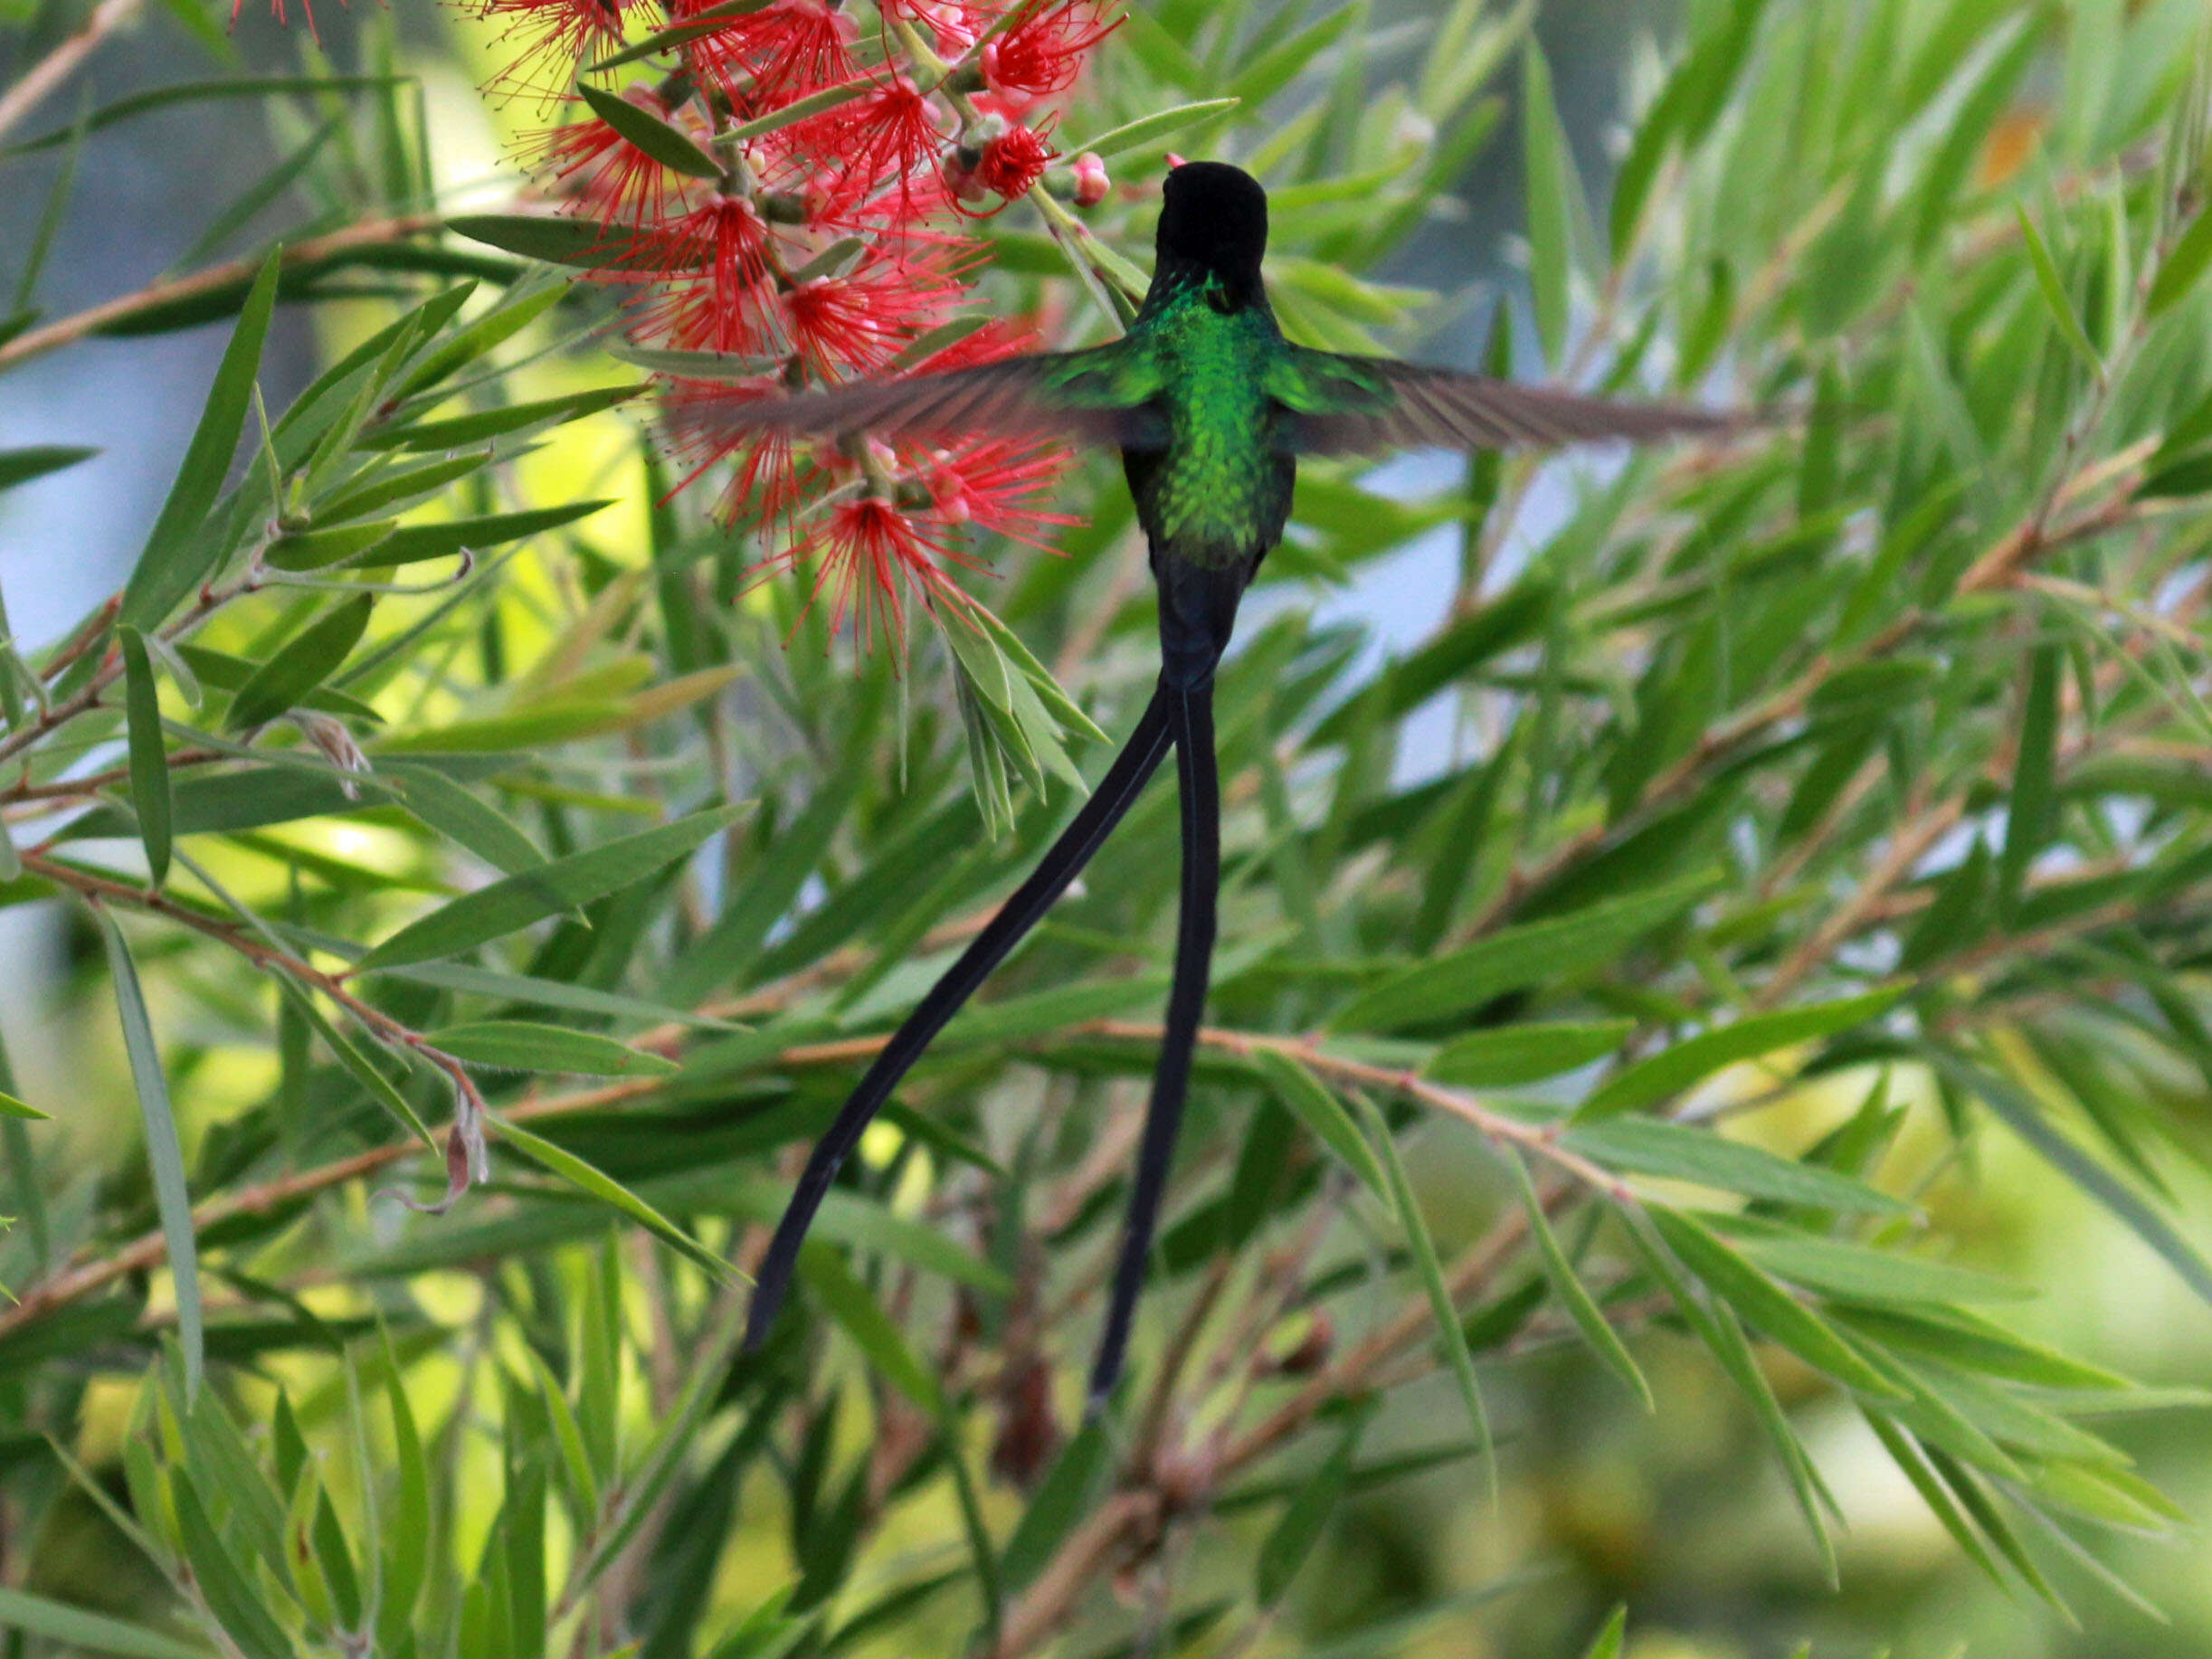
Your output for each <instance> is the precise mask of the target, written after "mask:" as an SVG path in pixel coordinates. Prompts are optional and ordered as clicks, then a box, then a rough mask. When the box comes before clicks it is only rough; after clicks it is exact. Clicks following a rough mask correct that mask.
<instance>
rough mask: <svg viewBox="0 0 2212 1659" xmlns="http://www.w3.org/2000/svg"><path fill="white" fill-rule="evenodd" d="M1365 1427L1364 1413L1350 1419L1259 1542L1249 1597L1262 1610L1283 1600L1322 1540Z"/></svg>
mask: <svg viewBox="0 0 2212 1659" xmlns="http://www.w3.org/2000/svg"><path fill="white" fill-rule="evenodd" d="M1366 1426H1367V1418H1366V1414H1365V1413H1362V1414H1360V1415H1359V1416H1357V1417H1353V1420H1352V1422H1351V1424H1350V1425H1349V1426H1348V1427H1346V1428H1345V1429H1344V1432H1343V1434H1342V1435H1340V1436H1337V1441H1336V1444H1335V1446H1333V1447H1331V1448H1330V1450H1329V1455H1327V1456H1326V1457H1324V1458H1323V1459H1322V1461H1321V1466H1320V1467H1319V1468H1317V1469H1315V1471H1314V1473H1313V1474H1311V1475H1310V1476H1309V1477H1308V1478H1307V1479H1306V1481H1305V1484H1303V1485H1301V1486H1300V1487H1299V1488H1298V1489H1297V1491H1296V1492H1295V1493H1292V1494H1291V1499H1290V1502H1289V1503H1286V1504H1285V1505H1284V1506H1283V1512H1282V1513H1281V1514H1280V1515H1278V1516H1277V1517H1276V1522H1275V1525H1274V1526H1273V1527H1272V1528H1270V1529H1269V1530H1268V1532H1267V1537H1266V1538H1264V1539H1262V1540H1260V1545H1259V1553H1258V1557H1257V1558H1255V1559H1254V1562H1253V1578H1252V1595H1253V1598H1254V1599H1255V1600H1256V1601H1258V1603H1259V1605H1260V1607H1261V1609H1262V1610H1263V1611H1264V1610H1265V1609H1267V1608H1270V1607H1274V1606H1275V1605H1276V1604H1277V1602H1279V1601H1281V1600H1282V1598H1283V1592H1284V1591H1285V1590H1287V1589H1288V1588H1290V1585H1291V1580H1292V1579H1294V1578H1296V1577H1297V1576H1298V1569H1299V1568H1301V1567H1303V1566H1305V1561H1306V1558H1307V1557H1308V1556H1310V1555H1312V1554H1313V1552H1314V1546H1315V1544H1317V1543H1319V1542H1320V1541H1321V1532H1322V1529H1323V1528H1324V1527H1325V1526H1327V1525H1328V1523H1329V1517H1330V1516H1331V1515H1333V1514H1334V1513H1335V1512H1336V1506H1337V1505H1338V1504H1339V1503H1342V1502H1343V1496H1344V1489H1345V1487H1346V1485H1347V1484H1349V1483H1350V1481H1351V1477H1352V1459H1353V1454H1354V1453H1355V1452H1356V1451H1357V1450H1358V1449H1359V1443H1360V1435H1361V1432H1362V1430H1363V1429H1364V1428H1365V1427H1366Z"/></svg>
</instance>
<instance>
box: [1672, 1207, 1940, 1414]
mask: <svg viewBox="0 0 2212 1659" xmlns="http://www.w3.org/2000/svg"><path fill="white" fill-rule="evenodd" d="M1645 1213H1646V1214H1647V1215H1648V1216H1649V1217H1650V1218H1651V1222H1652V1225H1653V1226H1654V1227H1656V1228H1658V1230H1659V1235H1660V1237H1662V1238H1664V1239H1665V1240H1666V1247H1667V1248H1668V1249H1670V1250H1672V1251H1673V1252H1674V1253H1675V1254H1676V1256H1680V1257H1681V1258H1682V1262H1683V1265H1684V1266H1686V1267H1687V1268H1689V1270H1690V1271H1691V1272H1692V1273H1694V1274H1695V1275H1697V1276H1698V1277H1699V1278H1700V1279H1702V1280H1704V1283H1705V1285H1707V1287H1708V1288H1710V1289H1711V1290H1712V1292H1713V1294H1714V1295H1716V1296H1718V1297H1720V1298H1721V1299H1722V1300H1723V1302H1726V1303H1728V1304H1729V1305H1730V1306H1732V1307H1733V1308H1734V1309H1735V1310H1736V1312H1737V1313H1741V1314H1742V1316H1743V1317H1744V1318H1745V1319H1746V1320H1747V1321H1749V1322H1751V1323H1752V1324H1753V1325H1756V1326H1757V1327H1758V1328H1759V1329H1760V1330H1761V1331H1763V1332H1766V1333H1767V1335H1769V1336H1770V1337H1771V1338H1773V1340H1774V1341H1777V1342H1780V1344H1781V1345H1782V1346H1783V1347H1785V1348H1787V1349H1789V1350H1790V1351H1791V1352H1792V1353H1794V1354H1796V1355H1797V1356H1798V1357H1799V1359H1801V1360H1804V1361H1805V1362H1806V1363H1807V1364H1808V1365H1810V1366H1812V1367H1813V1368H1814V1369H1815V1370H1820V1371H1825V1372H1827V1373H1828V1375H1829V1376H1830V1377H1833V1378H1834V1379H1836V1380H1837V1381H1838V1382H1840V1383H1842V1384H1843V1385H1844V1386H1845V1387H1846V1388H1849V1389H1856V1391H1857V1392H1859V1393H1861V1394H1865V1395H1869V1396H1872V1397H1873V1398H1875V1399H1897V1398H1903V1390H1902V1389H1898V1388H1897V1387H1896V1386H1895V1385H1894V1384H1893V1383H1891V1382H1890V1381H1889V1379H1887V1378H1885V1377H1884V1376H1883V1375H1882V1374H1881V1373H1880V1372H1879V1371H1877V1370H1875V1369H1874V1368H1873V1367H1872V1366H1870V1365H1868V1364H1867V1363H1866V1361H1865V1360H1862V1359H1860V1358H1859V1356H1858V1354H1857V1352H1856V1351H1855V1350H1854V1349H1853V1348H1852V1347H1851V1346H1850V1345H1849V1344H1848V1343H1846V1341H1844V1340H1843V1339H1842V1338H1841V1337H1839V1336H1837V1334H1836V1333H1835V1332H1833V1331H1831V1330H1829V1329H1828V1326H1827V1325H1826V1324H1825V1323H1823V1322H1821V1320H1820V1318H1819V1316H1818V1314H1816V1313H1813V1312H1812V1310H1811V1309H1809V1308H1808V1307H1807V1306H1806V1305H1805V1304H1804V1303H1801V1302H1799V1300H1798V1299H1797V1298H1796V1297H1794V1296H1792V1295H1791V1294H1790V1293H1789V1292H1788V1291H1786V1290H1784V1289H1783V1288H1782V1287H1781V1286H1780V1285H1777V1284H1776V1283H1775V1282H1774V1281H1773V1280H1772V1279H1771V1278H1769V1277H1767V1275H1765V1274H1764V1273H1762V1272H1761V1271H1760V1270H1759V1269H1758V1268H1757V1267H1755V1266H1752V1264H1751V1262H1749V1261H1748V1260H1746V1259H1745V1258H1744V1257H1743V1256H1741V1255H1740V1254H1738V1253H1737V1252H1736V1251H1735V1250H1734V1249H1733V1248H1732V1247H1729V1246H1728V1245H1725V1244H1723V1243H1722V1242H1721V1240H1720V1239H1719V1238H1718V1237H1715V1236H1714V1234H1713V1233H1712V1232H1710V1231H1708V1230H1707V1229H1706V1228H1704V1227H1703V1226H1701V1225H1700V1224H1699V1223H1697V1222H1695V1221H1693V1220H1692V1219H1690V1218H1689V1217H1687V1216H1685V1215H1684V1214H1682V1213H1681V1212H1680V1211H1678V1210H1672V1209H1664V1208H1662V1207H1660V1206H1658V1205H1647V1206H1646V1207H1645Z"/></svg>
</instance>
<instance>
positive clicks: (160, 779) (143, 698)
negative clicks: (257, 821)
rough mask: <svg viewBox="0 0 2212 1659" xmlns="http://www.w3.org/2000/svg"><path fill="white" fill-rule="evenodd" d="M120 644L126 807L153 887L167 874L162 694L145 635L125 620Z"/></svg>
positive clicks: (167, 811) (166, 778) (167, 815)
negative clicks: (132, 815)
mask: <svg viewBox="0 0 2212 1659" xmlns="http://www.w3.org/2000/svg"><path fill="white" fill-rule="evenodd" d="M116 637H117V640H119V643H120V644H121V645H122V648H123V701H124V707H125V710H126V716H127V718H128V723H129V738H130V806H131V811H134V812H136V813H137V814H138V839H140V840H141V841H143V842H144V843H145V844H146V867H147V875H148V876H149V877H150V878H151V879H152V881H153V884H154V886H157V887H158V886H161V884H162V883H163V882H165V881H166V880H167V879H168V878H169V820H170V807H169V762H168V755H167V753H166V750H165V749H164V748H163V745H162V739H161V695H160V692H159V690H158V689H157V687H156V686H155V684H154V665H153V663H152V662H151V661H150V660H149V659H148V658H147V652H146V637H145V636H144V635H143V634H141V633H140V632H139V631H138V630H137V629H136V628H134V627H132V626H130V625H129V624H128V623H125V624H124V625H123V626H122V627H121V628H119V629H118V630H116Z"/></svg>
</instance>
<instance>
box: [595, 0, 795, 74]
mask: <svg viewBox="0 0 2212 1659" xmlns="http://www.w3.org/2000/svg"><path fill="white" fill-rule="evenodd" d="M769 4H771V0H722V4H721V5H710V6H708V7H707V8H706V9H705V10H704V11H698V12H694V13H692V14H690V15H689V16H688V17H687V18H685V19H684V20H683V21H682V22H681V23H679V24H675V25H673V26H672V27H669V28H666V29H662V30H660V31H658V32H656V33H652V34H649V35H647V36H646V37H645V38H644V39H643V40H641V41H633V42H632V43H631V44H629V45H627V46H625V47H623V48H622V51H620V52H614V53H612V54H611V55H610V56H607V57H603V58H601V59H600V60H599V61H598V62H595V63H587V64H585V65H584V73H585V74H587V75H598V74H603V73H605V72H606V71H608V70H611V69H619V68H621V67H622V65H623V64H625V63H634V62H637V61H638V60H639V59H640V58H650V57H651V56H653V55H654V54H655V53H657V52H665V51H667V50H668V49H669V47H671V46H682V45H687V44H688V43H690V42H692V41H695V40H697V39H698V37H699V36H700V35H701V34H707V33H712V32H713V31H715V30H717V29H718V28H720V27H721V26H722V25H723V24H726V23H727V22H728V21H729V20H730V19H731V18H733V17H743V16H745V14H747V13H750V12H757V11H759V10H761V9H762V8H763V7H764V6H766V5H769Z"/></svg>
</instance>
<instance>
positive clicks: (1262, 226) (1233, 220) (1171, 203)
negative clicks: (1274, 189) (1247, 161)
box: [1158, 161, 1267, 293]
mask: <svg viewBox="0 0 2212 1659" xmlns="http://www.w3.org/2000/svg"><path fill="white" fill-rule="evenodd" d="M1158 251H1159V260H1160V263H1161V264H1162V265H1163V266H1172V265H1182V266H1191V265H1195V266H1198V267H1199V268H1201V270H1209V271H1212V272H1214V273H1215V274H1217V275H1219V276H1220V277H1222V278H1224V279H1225V280H1227V281H1228V283H1229V287H1230V288H1231V289H1233V290H1236V291H1239V292H1253V293H1257V292H1258V288H1259V259H1260V255H1262V254H1263V253H1265V252H1267V192H1266V191H1265V190H1263V189H1261V188H1260V185H1259V181H1258V179H1256V178H1254V177H1253V176H1252V175H1250V174H1249V173H1247V172H1246V171H1245V170H1244V169H1243V168H1242V167H1232V166H1229V164H1228V163H1227V162H1225V161H1186V162H1184V163H1183V164H1182V166H1180V167H1177V168H1175V169H1174V170H1173V171H1172V172H1171V173H1170V174H1169V175H1167V185H1166V186H1165V188H1164V189H1163V191H1162V193H1161V202H1160V237H1159V243H1158Z"/></svg>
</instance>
